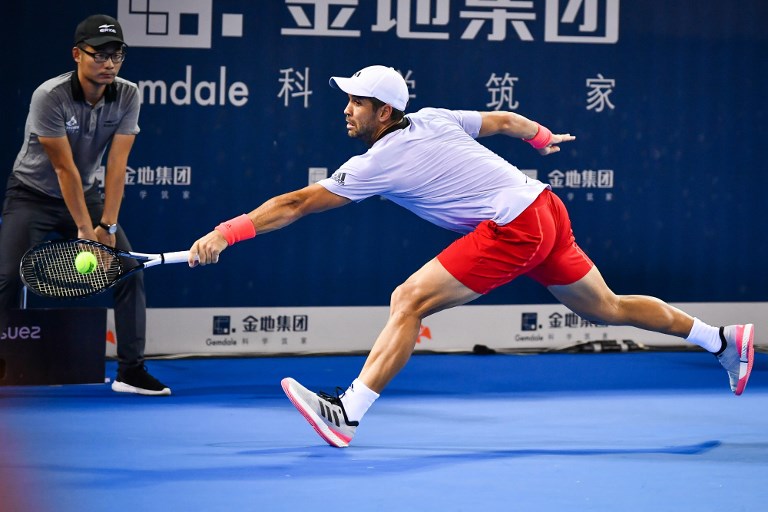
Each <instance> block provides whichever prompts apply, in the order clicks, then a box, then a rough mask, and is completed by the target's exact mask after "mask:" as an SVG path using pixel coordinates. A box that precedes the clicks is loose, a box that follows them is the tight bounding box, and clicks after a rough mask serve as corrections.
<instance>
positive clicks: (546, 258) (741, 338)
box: [189, 66, 754, 447]
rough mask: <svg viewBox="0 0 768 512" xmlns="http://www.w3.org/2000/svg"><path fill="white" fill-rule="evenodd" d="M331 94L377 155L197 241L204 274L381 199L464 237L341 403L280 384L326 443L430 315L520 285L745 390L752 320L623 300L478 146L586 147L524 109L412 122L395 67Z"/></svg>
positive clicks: (402, 358) (430, 266)
mask: <svg viewBox="0 0 768 512" xmlns="http://www.w3.org/2000/svg"><path fill="white" fill-rule="evenodd" d="M330 84H331V86H333V87H336V88H339V89H341V90H342V91H344V92H345V93H347V95H348V96H349V102H348V103H347V106H346V108H345V109H344V115H345V117H346V123H347V125H346V128H347V132H348V134H349V136H350V137H355V138H358V139H361V140H362V141H363V142H365V143H366V144H367V145H368V147H369V149H368V151H367V152H366V153H365V154H363V155H359V156H355V157H353V158H351V159H350V160H348V161H347V162H346V163H345V164H343V165H342V166H341V167H340V168H339V169H338V170H337V171H336V172H335V173H334V174H333V175H332V176H331V177H330V178H328V179H325V180H322V181H320V182H318V183H316V184H313V185H310V186H308V187H306V188H303V189H301V190H297V191H294V192H290V193H288V194H284V195H280V196H277V197H274V198H272V199H269V200H268V201H266V202H265V203H264V204H262V205H261V206H259V207H258V208H256V209H255V210H253V211H252V212H251V213H249V214H248V215H241V216H240V217H236V218H234V219H232V220H230V221H226V222H223V223H222V224H221V225H219V226H217V227H216V228H215V229H214V230H213V231H211V232H210V233H208V234H207V235H205V236H204V237H202V238H200V239H199V240H197V241H196V242H195V243H194V244H193V245H192V253H193V257H194V255H198V257H199V263H200V264H203V265H204V264H207V263H216V262H217V261H218V259H219V255H220V254H221V251H222V250H224V249H225V248H226V247H228V246H230V245H232V244H234V243H236V242H238V241H240V240H244V239H246V238H250V237H252V236H254V235H255V234H256V233H259V234H263V233H268V232H269V231H273V230H276V229H280V228H282V227H284V226H287V225H288V224H290V223H292V222H294V221H295V220H297V219H299V218H301V217H303V216H305V215H307V214H310V213H315V212H321V211H324V210H328V209H331V208H337V207H339V206H343V205H345V204H348V203H350V202H353V201H354V202H359V201H362V200H363V199H365V198H367V197H370V196H374V195H380V196H383V197H385V198H387V199H389V200H391V201H393V202H395V203H397V204H399V205H401V206H403V207H405V208H407V209H409V210H411V211H412V212H414V213H415V214H416V215H418V216H420V217H422V218H424V219H426V220H428V221H430V222H432V223H434V224H436V225H438V226H442V227H444V228H447V229H450V230H453V231H457V232H459V233H462V234H463V235H464V236H462V237H461V238H459V239H457V240H456V241H455V242H453V243H452V244H451V245H449V246H448V247H447V248H446V249H445V250H443V251H442V252H441V253H440V254H438V255H437V257H435V258H434V259H432V260H431V261H429V262H427V263H426V264H425V265H424V266H423V267H422V268H420V269H419V270H417V271H416V272H415V273H414V274H413V275H411V276H410V277H409V278H408V279H407V280H406V281H405V283H403V284H401V285H400V286H398V287H397V289H395V291H394V292H393V294H392V298H391V303H390V315H389V320H388V321H387V324H386V325H385V326H384V329H383V330H382V331H381V334H380V335H379V337H378V339H377V340H376V342H375V343H374V345H373V348H372V349H371V352H370V354H369V355H368V358H367V360H366V362H365V364H364V366H363V368H362V371H361V372H360V374H359V376H358V377H357V378H356V379H355V380H354V381H353V382H352V384H351V385H350V386H349V388H348V389H347V390H346V391H345V392H344V393H343V394H342V395H340V396H339V395H338V394H337V395H336V396H330V395H327V394H325V393H322V392H320V393H317V394H316V393H313V392H312V391H309V390H308V389H306V388H304V387H302V386H301V385H300V384H299V383H298V382H296V381H295V380H293V379H291V378H286V379H283V381H282V386H283V389H284V391H285V393H286V394H287V395H288V397H289V398H290V400H291V401H292V402H293V404H294V405H295V406H296V408H297V409H299V411H300V412H301V413H302V415H304V417H305V418H306V419H307V420H308V421H309V422H310V424H312V426H313V427H314V428H315V430H316V431H317V432H318V433H319V434H320V436H322V438H323V439H325V441H327V442H328V443H329V444H331V445H332V446H337V447H343V446H347V445H348V444H349V443H350V441H351V440H352V438H353V436H354V435H355V431H356V429H357V427H358V425H359V422H360V420H361V419H362V418H363V415H364V414H365V413H366V411H367V410H368V408H369V407H370V406H371V405H372V404H373V402H374V401H375V400H376V399H377V398H378V397H379V394H380V393H381V392H382V391H383V390H384V388H385V386H386V385H387V384H388V383H389V382H390V380H391V379H392V378H393V377H394V376H395V375H396V374H397V373H398V372H399V371H400V370H401V369H402V368H403V366H404V365H405V364H406V362H407V361H408V359H409V358H410V356H411V353H412V351H413V349H414V346H415V343H416V340H417V336H418V334H419V327H420V325H421V321H422V319H423V318H425V317H426V316H428V315H431V314H433V313H436V312H438V311H441V310H444V309H447V308H451V307H454V306H458V305H461V304H465V303H467V302H470V301H472V300H474V299H476V298H478V297H480V296H481V295H483V294H486V293H488V292H490V291H491V290H493V289H494V288H496V287H498V286H501V285H503V284H506V283H508V282H510V281H512V280H513V279H515V278H516V277H518V276H521V275H527V276H529V277H531V278H533V279H534V280H536V281H538V282H539V283H541V284H542V285H543V286H546V287H547V289H548V290H549V291H550V292H551V293H552V295H554V296H555V298H557V300H559V301H560V302H561V303H562V304H564V305H565V306H567V307H568V308H570V309H571V310H572V311H573V312H575V313H577V314H578V315H579V316H581V317H582V318H585V319H588V320H590V321H592V322H595V323H600V324H608V325H630V326H634V327H638V328H640V329H645V330H649V331H655V332H660V333H664V334H670V335H674V336H678V337H680V338H684V339H686V340H687V341H689V342H691V343H694V344H696V345H699V346H701V347H703V348H704V349H706V350H708V351H709V352H712V353H713V354H715V355H716V356H717V358H718V359H719V361H720V363H721V364H722V365H723V367H724V368H725V369H726V371H727V372H728V377H729V379H730V386H731V390H732V391H733V392H734V393H735V394H737V395H740V394H741V393H742V392H743V391H744V387H745V386H746V384H747V379H749V374H750V371H751V368H752V360H753V337H754V330H753V326H752V325H751V324H747V325H729V326H727V327H720V328H717V327H713V326H711V325H708V324H706V323H704V322H702V321H701V320H699V319H697V318H693V317H691V316H690V315H688V314H686V313H684V312H683V311H680V310H679V309H677V308H674V307H672V306H670V305H669V304H666V303H665V302H662V301H661V300H659V299H657V298H654V297H647V296H641V295H616V294H614V293H613V292H612V291H611V289H610V288H609V287H608V286H607V285H606V283H605V281H604V280H603V277H602V275H601V274H600V272H599V270H598V269H597V267H596V266H595V264H594V263H593V262H592V261H591V260H590V259H589V257H588V256H587V255H586V254H585V253H584V251H582V250H581V249H580V248H579V246H578V245H577V243H576V241H575V239H574V235H573V232H572V230H571V223H570V219H569V217H568V212H567V211H566V208H565V206H564V205H563V203H562V201H561V200H560V199H559V198H558V197H557V195H555V194H554V193H553V192H552V191H551V189H550V187H549V186H548V185H546V184H544V183H542V182H540V181H537V180H535V179H532V178H529V177H527V176H526V175H525V174H523V173H522V172H520V171H519V170H518V169H517V168H516V167H515V166H514V165H512V164H510V163H508V162H506V161H505V160H503V159H502V158H501V157H499V156H498V155H496V154H494V153H493V152H491V151H490V150H488V149H487V148H485V147H484V146H483V145H481V144H480V143H478V142H477V141H476V140H475V139H476V138H478V137H485V136H488V135H494V134H503V135H507V136H509V137H513V138H517V139H522V140H524V141H526V142H527V143H529V144H530V145H531V146H533V147H534V148H535V149H536V150H538V152H539V153H541V154H542V155H550V154H553V153H556V152H558V151H560V145H561V144H563V143H567V142H571V141H573V140H574V138H575V137H573V136H572V135H569V134H554V133H551V131H550V130H548V129H547V128H546V127H544V126H542V125H540V124H538V123H536V122H534V121H531V120H529V119H527V118H525V117H523V116H520V115H518V114H516V113H513V112H475V111H455V110H454V111H452V110H442V109H436V108H424V109H422V110H420V111H418V112H416V113H414V114H409V115H407V116H406V115H404V113H403V112H404V110H405V108H406V104H407V101H408V87H407V85H406V83H405V80H403V78H402V77H401V76H400V74H399V73H397V71H395V70H394V69H392V68H389V67H384V66H370V67H366V68H364V69H362V70H360V71H358V72H357V73H355V74H354V75H353V76H352V77H350V78H341V77H333V78H331V79H330ZM189 263H190V265H191V266H194V265H195V264H196V262H195V261H194V260H192V259H190V262H189Z"/></svg>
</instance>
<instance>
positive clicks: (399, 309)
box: [390, 281, 425, 316]
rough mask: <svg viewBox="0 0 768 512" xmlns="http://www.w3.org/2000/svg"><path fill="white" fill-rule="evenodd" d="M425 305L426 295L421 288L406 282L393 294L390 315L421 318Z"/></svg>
mask: <svg viewBox="0 0 768 512" xmlns="http://www.w3.org/2000/svg"><path fill="white" fill-rule="evenodd" d="M424 303H425V295H424V293H423V291H422V289H421V287H420V286H419V285H418V284H417V283H414V282H411V281H406V282H405V283H403V284H401V285H400V286H398V287H397V288H395V290H394V291H393V292H392V296H391V298H390V314H393V315H416V316H420V315H421V313H420V312H421V310H422V309H423V305H424Z"/></svg>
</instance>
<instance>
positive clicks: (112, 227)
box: [99, 221, 117, 235]
mask: <svg viewBox="0 0 768 512" xmlns="http://www.w3.org/2000/svg"><path fill="white" fill-rule="evenodd" d="M99 226H101V227H102V228H104V231H106V232H107V233H109V234H110V235H114V234H115V233H117V224H104V223H103V222H101V221H99Z"/></svg>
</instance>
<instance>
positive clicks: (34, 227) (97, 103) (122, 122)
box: [0, 14, 171, 395]
mask: <svg viewBox="0 0 768 512" xmlns="http://www.w3.org/2000/svg"><path fill="white" fill-rule="evenodd" d="M125 49H126V44H125V42H124V41H123V31H122V28H121V27H120V24H119V23H118V22H117V20H116V19H114V18H112V17H111V16H106V15H103V14H97V15H93V16H89V17H88V18H86V19H85V20H83V21H82V22H80V24H78V26H77V28H76V30H75V38H74V47H73V48H72V58H73V59H74V61H75V62H76V63H77V68H76V70H75V71H70V72H68V73H64V74H63V75H59V76H57V77H55V78H52V79H50V80H48V81H47V82H44V83H43V84H42V85H40V86H39V87H38V88H37V89H36V90H35V92H34V93H33V94H32V102H31V103H30V106H29V115H28V116H27V122H26V125H25V127H24V143H23V145H22V147H21V150H20V151H19V155H18V157H17V158H16V162H15V163H14V165H13V172H12V173H11V175H10V177H9V178H8V185H7V189H6V192H5V202H4V205H3V214H2V221H3V227H2V229H1V230H0V328H2V329H5V327H6V326H7V325H8V312H9V310H10V309H11V308H12V307H15V306H16V305H17V304H18V297H19V290H20V289H21V280H20V278H19V262H20V261H21V258H22V256H23V254H24V252H25V251H26V250H27V249H29V248H30V247H31V246H33V245H35V244H36V243H38V242H41V241H42V240H43V239H45V238H46V236H47V235H48V234H49V233H52V232H57V233H58V234H60V235H61V236H63V237H65V238H75V237H78V238H86V239H88V240H96V241H98V242H101V243H103V244H106V245H109V246H112V247H117V248H119V249H122V250H126V251H129V250H130V249H131V245H130V243H129V242H128V239H127V238H126V236H125V233H124V232H123V229H122V227H120V225H119V224H118V223H117V221H118V216H119V213H120V205H121V202H122V199H123V189H124V187H125V170H126V166H127V163H128V154H129V153H130V151H131V148H132V146H133V141H134V139H135V138H136V134H137V133H139V125H138V120H139V103H140V98H139V90H138V87H137V86H136V84H134V83H132V82H129V81H127V80H123V79H122V78H118V76H117V74H118V72H119V71H120V68H121V67H122V65H123V61H124V60H125V55H126V51H125ZM107 146H109V153H108V155H107V168H106V174H105V180H104V198H103V199H102V197H101V193H100V192H99V190H98V187H97V186H96V171H97V170H98V169H99V166H100V165H101V161H102V158H103V157H104V153H106V150H107ZM114 297H115V329H116V331H117V356H118V370H117V378H116V379H115V380H114V382H113V383H112V389H113V390H114V391H117V392H125V393H138V394H142V395H169V394H170V393H171V390H170V389H169V388H168V386H166V385H164V384H162V383H161V382H160V381H158V380H157V379H155V378H154V377H153V376H152V375H150V374H149V372H147V369H146V367H145V365H144V346H145V341H146V299H145V294H144V279H143V276H142V275H141V272H137V273H136V274H134V275H133V276H132V277H130V278H128V279H126V280H125V281H123V282H121V283H120V284H118V285H116V286H115V294H114Z"/></svg>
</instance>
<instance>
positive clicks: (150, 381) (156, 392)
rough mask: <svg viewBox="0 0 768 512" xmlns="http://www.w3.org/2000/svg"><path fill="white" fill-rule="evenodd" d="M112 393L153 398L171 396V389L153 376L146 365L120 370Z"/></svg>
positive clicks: (113, 384)
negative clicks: (135, 394) (151, 396)
mask: <svg viewBox="0 0 768 512" xmlns="http://www.w3.org/2000/svg"><path fill="white" fill-rule="evenodd" d="M112 391H117V392H118V393H137V394H139V395H153V396H161V395H170V394H171V388H169V387H168V386H166V385H165V384H163V383H162V382H160V381H159V380H157V379H156V378H154V377H153V376H151V375H150V374H149V372H148V371H147V367H146V366H144V365H141V366H134V367H133V368H122V369H120V370H118V372H117V378H116V379H115V381H114V382H113V383H112Z"/></svg>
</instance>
